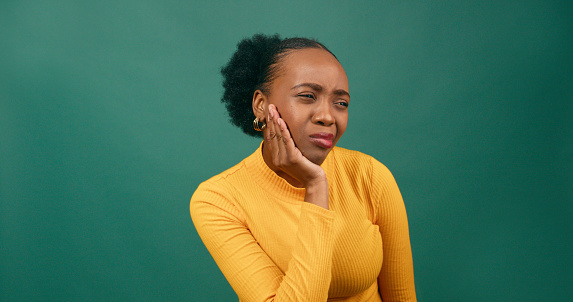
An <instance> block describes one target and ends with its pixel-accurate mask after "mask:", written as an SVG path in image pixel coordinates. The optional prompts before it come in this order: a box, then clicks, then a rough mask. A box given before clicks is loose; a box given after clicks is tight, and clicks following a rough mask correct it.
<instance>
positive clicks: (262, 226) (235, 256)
mask: <svg viewBox="0 0 573 302" xmlns="http://www.w3.org/2000/svg"><path fill="white" fill-rule="evenodd" d="M321 167H322V168H323V169H324V171H325V172H326V177H327V180H328V185H329V210H326V209H324V208H321V207H319V206H316V205H313V204H310V203H307V202H304V196H305V190H304V189H303V188H296V187H293V186H291V185H290V184H289V183H288V182H287V181H285V180H284V179H283V178H281V177H279V176H278V175H277V174H276V173H274V172H273V171H272V170H271V169H270V168H269V167H268V166H267V165H266V163H265V162H264V159H263V157H262V150H261V147H259V148H258V149H257V150H256V151H255V152H254V153H253V154H252V155H250V156H249V157H247V158H246V159H244V160H243V161H241V162H240V163H239V164H237V165H236V166H234V167H232V168H230V169H228V170H226V171H224V172H223V173H221V174H219V175H217V176H214V177H212V178H211V179H209V180H207V181H205V182H203V183H201V184H200V185H199V187H198V188H197V190H196V191H195V193H194V194H193V197H192V198H191V204H190V210H191V217H192V219H193V223H194V224H195V228H196V229H197V232H198V233H199V236H200V237H201V239H202V240H203V243H204V244H205V246H206V247H207V249H208V250H209V252H210V253H211V255H212V256H213V258H214V259H215V262H216V263H217V265H218V266H219V268H220V269H221V271H222V272H223V274H224V275H225V277H226V278H227V280H228V281H229V283H230V284H231V286H232V287H233V289H234V290H235V292H236V293H237V295H238V297H239V300H240V301H327V300H328V301H381V299H383V300H384V301H385V302H389V301H416V293H415V289H414V272H413V264H412V254H411V248H410V239H409V234H408V221H407V217H406V210H405V207H404V202H403V200H402V196H401V194H400V191H399V189H398V186H397V185H396V181H395V180H394V177H393V176H392V174H391V173H390V171H389V170H388V169H387V168H386V167H385V166H384V165H383V164H381V163H380V162H378V161H377V160H375V159H374V158H372V157H370V156H368V155H365V154H363V153H360V152H357V151H351V150H347V149H343V148H339V147H335V148H333V150H331V152H330V153H329V155H328V156H327V158H326V160H325V161H324V163H323V164H322V165H321Z"/></svg>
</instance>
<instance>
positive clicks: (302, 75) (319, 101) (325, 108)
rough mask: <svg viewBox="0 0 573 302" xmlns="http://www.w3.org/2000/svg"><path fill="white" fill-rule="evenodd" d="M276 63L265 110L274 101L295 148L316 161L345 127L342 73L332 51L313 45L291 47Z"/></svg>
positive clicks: (346, 95)
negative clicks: (274, 76)
mask: <svg viewBox="0 0 573 302" xmlns="http://www.w3.org/2000/svg"><path fill="white" fill-rule="evenodd" d="M279 64H280V66H279V71H278V77H277V78H275V80H274V81H273V82H272V84H271V87H270V88H271V89H270V93H269V94H268V95H267V107H266V108H265V109H266V110H265V111H267V112H268V104H273V105H275V106H276V107H277V110H278V112H279V114H280V116H281V118H282V119H283V120H284V121H285V123H286V124H287V126H288V129H289V131H290V133H291V136H292V138H293V140H294V142H295V144H296V146H297V147H298V149H299V150H300V151H301V153H302V154H303V155H304V156H305V157H306V158H308V159H309V160H310V161H312V162H313V163H315V164H318V165H320V164H322V162H323V161H324V160H325V158H326V156H327V155H328V152H330V150H332V148H333V147H334V145H336V143H337V142H338V140H339V139H340V137H341V136H342V134H344V131H345V130H346V124H347V122H348V104H349V101H350V95H349V93H348V91H349V90H348V78H347V77H346V73H345V72H344V69H343V68H342V65H340V63H339V62H338V60H336V58H335V57H334V56H333V55H332V54H330V53H329V52H328V51H326V50H324V49H317V48H307V49H300V50H294V51H292V52H291V53H289V54H288V55H287V56H285V57H284V58H283V59H282V60H281V61H280V62H279Z"/></svg>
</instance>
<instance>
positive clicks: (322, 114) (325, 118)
mask: <svg viewBox="0 0 573 302" xmlns="http://www.w3.org/2000/svg"><path fill="white" fill-rule="evenodd" d="M329 103H330V102H328V101H321V102H318V103H317V108H316V111H315V113H314V115H313V116H312V122H313V123H315V124H319V125H323V126H330V125H332V124H334V116H333V115H332V112H331V111H330V110H332V108H331V106H330V104H329Z"/></svg>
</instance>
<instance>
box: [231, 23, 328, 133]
mask: <svg viewBox="0 0 573 302" xmlns="http://www.w3.org/2000/svg"><path fill="white" fill-rule="evenodd" d="M305 48H320V49H324V50H326V51H328V52H329V53H331V54H332V52H330V50H328V49H327V48H326V47H325V46H324V45H322V44H320V43H319V42H317V41H315V40H312V39H307V38H288V39H281V38H280V37H279V35H278V34H276V35H274V36H265V35H262V34H256V35H254V36H253V37H252V38H246V39H243V40H241V41H240V42H239V43H238V44H237V50H236V51H235V53H234V54H233V56H232V57H231V59H230V60H229V62H228V63H227V65H225V66H223V68H221V74H222V75H223V88H224V89H225V91H224V93H223V97H222V98H221V102H223V103H225V106H226V107H227V111H228V112H229V117H230V121H231V122H232V123H233V124H234V125H235V126H237V127H239V128H241V129H242V130H243V132H245V133H246V134H248V135H251V136H255V137H261V136H262V132H258V131H255V130H254V129H253V119H254V118H255V117H254V115H253V106H252V101H253V94H254V93H255V91H256V90H257V89H258V90H261V91H262V92H263V93H265V94H266V93H268V92H269V89H270V85H271V83H272V81H273V80H274V79H275V78H276V77H277V76H278V73H279V71H280V64H279V63H280V60H281V59H282V58H283V57H284V56H286V55H287V54H288V53H289V52H290V51H292V50H295V49H305ZM332 55H333V56H334V54H332ZM334 57H335V58H336V56H334Z"/></svg>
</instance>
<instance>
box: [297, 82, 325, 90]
mask: <svg viewBox="0 0 573 302" xmlns="http://www.w3.org/2000/svg"><path fill="white" fill-rule="evenodd" d="M300 87H309V88H311V89H313V90H316V91H322V90H323V88H322V86H320V85H318V84H315V83H301V84H298V85H295V86H294V87H292V88H291V90H294V89H297V88H300Z"/></svg>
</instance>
